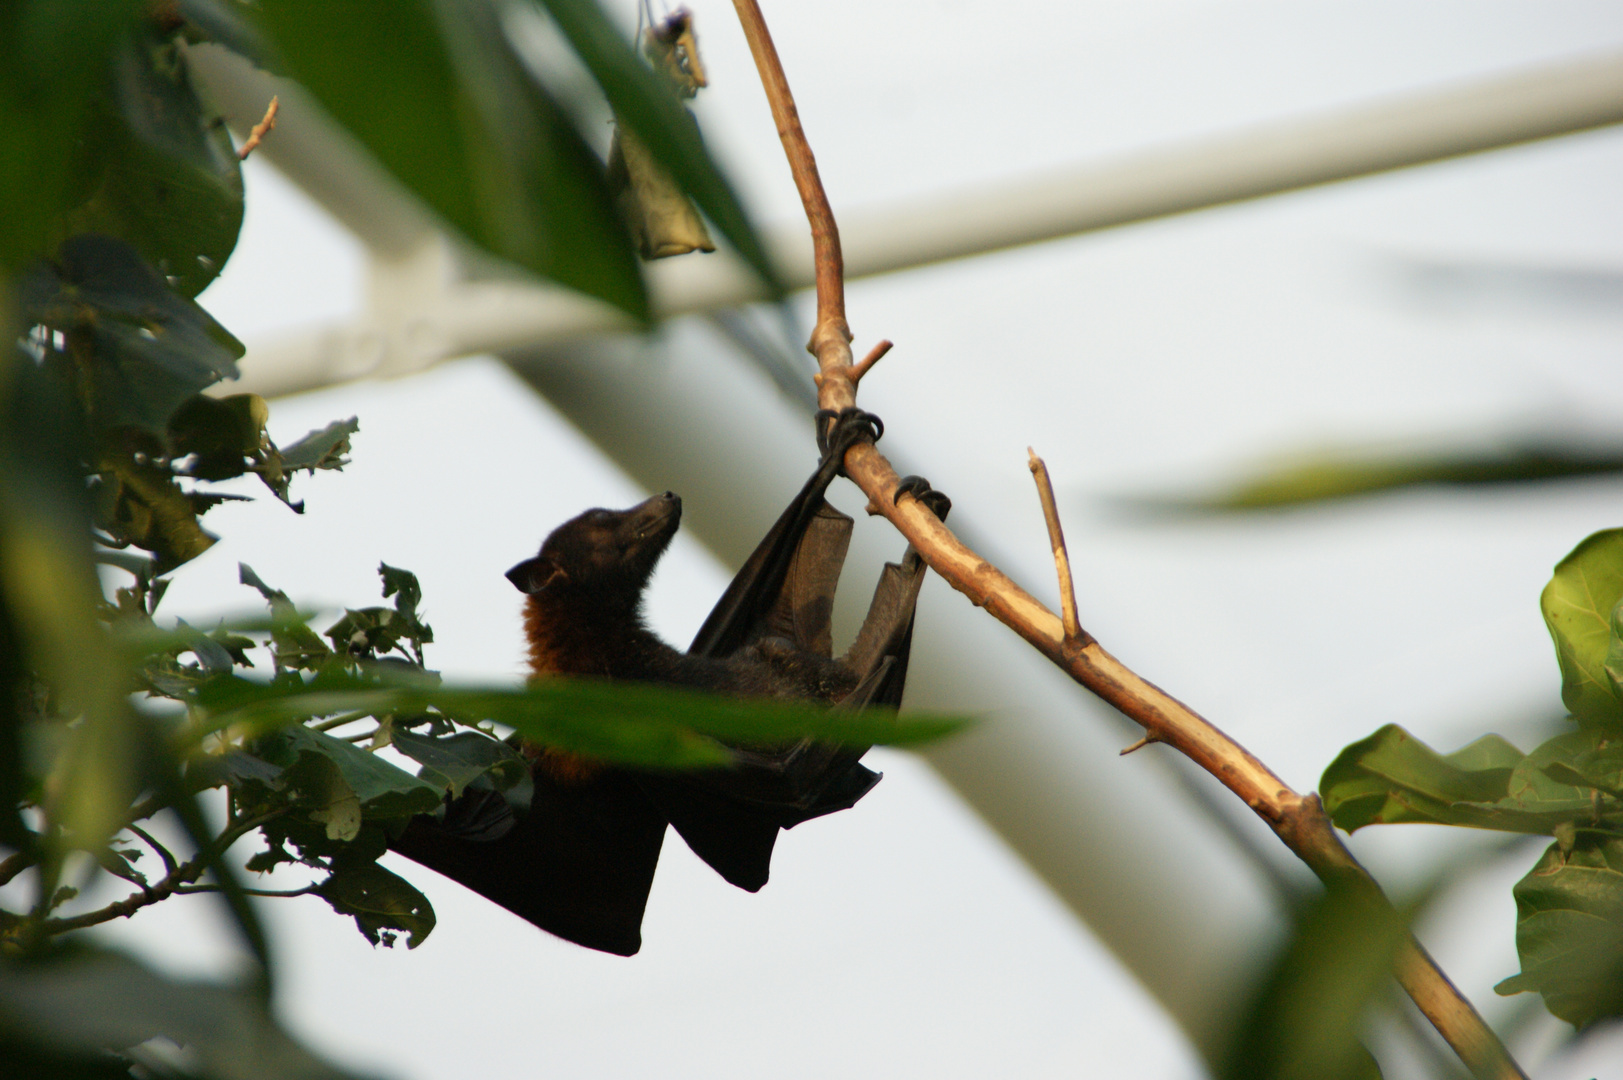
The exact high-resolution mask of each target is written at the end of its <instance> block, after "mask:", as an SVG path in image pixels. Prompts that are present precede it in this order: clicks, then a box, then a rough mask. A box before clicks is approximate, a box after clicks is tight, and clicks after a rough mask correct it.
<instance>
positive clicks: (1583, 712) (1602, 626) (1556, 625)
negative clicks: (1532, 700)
mask: <svg viewBox="0 0 1623 1080" xmlns="http://www.w3.org/2000/svg"><path fill="white" fill-rule="evenodd" d="M1620 599H1623V529H1606V530H1604V531H1602V532H1598V533H1595V534H1594V535H1593V536H1590V537H1589V538H1588V539H1586V540H1584V541H1583V543H1581V544H1579V545H1578V546H1577V547H1575V548H1573V549H1572V552H1571V553H1570V554H1569V555H1567V557H1566V558H1564V559H1562V560H1561V561H1560V562H1559V563H1557V564H1556V566H1555V576H1554V577H1553V578H1551V579H1550V583H1549V584H1548V585H1546V586H1545V587H1544V593H1543V595H1542V596H1541V597H1540V598H1539V603H1540V606H1541V607H1542V608H1543V610H1544V622H1545V623H1546V624H1547V625H1548V626H1549V628H1550V637H1552V638H1553V639H1554V640H1555V656H1556V661H1557V662H1558V663H1559V664H1560V665H1561V700H1562V701H1563V702H1565V703H1566V706H1567V709H1568V710H1569V711H1571V713H1572V716H1573V719H1575V720H1576V721H1578V723H1579V724H1581V725H1584V726H1589V727H1604V728H1607V729H1609V730H1612V731H1616V732H1618V733H1620V734H1623V697H1620V696H1619V692H1618V688H1617V686H1616V685H1614V684H1613V682H1612V679H1611V676H1610V675H1608V674H1607V671H1606V661H1607V657H1608V655H1609V653H1610V651H1611V644H1612V613H1613V609H1614V608H1616V607H1617V606H1618V601H1619V600H1620Z"/></svg>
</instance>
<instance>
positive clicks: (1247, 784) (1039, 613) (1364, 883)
mask: <svg viewBox="0 0 1623 1080" xmlns="http://www.w3.org/2000/svg"><path fill="white" fill-rule="evenodd" d="M733 6H734V7H735V8H736V9H737V11H738V16H739V21H740V22H741V23H742V24H743V28H744V35H745V37H746V38H748V40H749V44H750V52H751V53H752V54H753V55H754V57H755V64H756V68H757V69H758V70H759V71H760V75H761V83H762V85H763V86H764V88H765V90H766V96H767V100H768V101H769V102H770V103H771V106H772V116H773V118H774V120H775V121H776V122H777V127H778V136H779V138H780V139H781V140H782V141H783V147H784V151H785V153H786V154H787V155H788V158H789V167H790V169H791V171H792V172H793V173H794V178H795V186H796V188H797V189H798V190H799V192H800V198H801V202H802V203H803V204H804V206H805V208H806V217H807V220H808V221H809V222H810V224H811V232H812V249H813V252H814V255H815V258H816V260H817V274H816V281H817V326H816V328H815V329H813V331H812V336H811V343H810V349H811V351H812V352H813V353H814V354H816V356H817V362H818V368H819V369H820V374H819V378H818V380H817V391H818V405H819V407H821V408H824V409H834V410H840V409H845V408H849V407H852V406H853V405H855V403H856V384H857V380H858V379H859V378H860V377H861V372H859V371H858V370H857V368H856V367H854V366H853V365H852V363H851V346H850V342H851V331H850V327H849V326H848V325H847V324H846V320H845V281H844V261H843V257H842V255H841V253H840V234H839V229H838V227H837V226H836V225H835V223H834V213H833V210H832V209H831V208H830V206H829V202H828V196H827V194H826V193H825V192H824V190H823V185H822V181H821V180H820V179H819V178H818V175H817V163H816V160H815V159H814V158H813V157H812V152H811V147H810V145H809V144H808V143H807V141H806V134H805V132H804V131H803V130H802V129H801V126H800V116H799V113H798V112H797V111H796V109H795V104H794V97H793V95H792V94H791V93H790V90H789V81H788V79H787V77H786V76H785V75H784V72H783V65H782V63H781V62H780V61H779V59H778V54H777V50H776V49H775V48H774V47H773V45H772V37H771V34H770V33H769V32H768V31H767V27H766V20H765V19H764V18H763V17H762V15H761V10H760V7H759V5H758V4H757V2H756V0H733ZM865 370H866V367H863V368H862V371H865ZM845 470H846V474H847V475H848V476H850V477H851V479H852V480H854V481H855V482H856V484H857V486H858V487H860V488H861V489H862V490H863V492H864V493H865V494H866V495H867V496H868V499H869V502H870V503H871V504H872V505H873V506H875V507H877V508H879V510H880V512H881V513H883V514H884V515H885V517H887V518H888V519H890V521H891V523H892V524H894V525H895V526H896V528H897V530H898V531H900V532H901V534H902V535H903V536H905V537H906V538H907V540H908V541H909V542H910V543H911V544H912V545H913V546H914V547H915V548H916V549H917V550H918V551H919V553H920V554H921V555H923V557H924V560H925V562H926V563H928V564H929V566H930V568H931V569H932V570H934V571H935V572H936V573H938V574H940V575H941V577H942V578H944V579H945V580H946V581H947V582H948V583H949V584H950V585H952V587H953V588H955V589H957V590H958V591H959V592H961V593H963V594H964V595H966V596H968V597H969V599H970V602H971V603H974V604H975V605H977V606H978V607H984V608H986V610H987V611H988V612H990V613H991V614H992V615H993V617H995V618H996V619H998V621H1000V622H1002V623H1003V624H1004V625H1006V626H1008V627H1009V628H1010V629H1012V630H1014V631H1015V633H1017V634H1019V635H1020V636H1021V637H1023V638H1025V639H1026V641H1028V642H1029V643H1031V644H1032V645H1033V646H1034V647H1036V649H1037V650H1038V651H1039V652H1041V653H1042V654H1043V655H1044V656H1047V657H1048V658H1049V659H1050V660H1052V661H1053V662H1054V663H1055V664H1057V665H1058V666H1059V667H1061V668H1062V669H1064V670H1065V671H1066V672H1067V673H1068V674H1069V675H1070V676H1071V677H1072V678H1073V679H1075V680H1076V681H1077V682H1079V683H1081V684H1082V685H1083V686H1085V687H1087V688H1088V689H1089V690H1091V691H1093V692H1094V693H1095V694H1097V695H1099V696H1100V697H1101V698H1103V699H1104V700H1105V701H1107V702H1109V703H1110V704H1111V705H1113V706H1115V707H1116V708H1117V709H1119V710H1120V711H1121V712H1122V713H1123V714H1124V715H1126V716H1127V717H1128V718H1129V719H1131V720H1133V721H1134V722H1135V723H1137V724H1139V725H1140V726H1142V727H1143V728H1144V730H1145V736H1146V739H1147V740H1149V741H1153V742H1164V743H1166V744H1167V745H1169V746H1172V747H1175V748H1176V749H1177V750H1178V751H1179V752H1181V753H1183V754H1184V755H1185V756H1187V757H1188V758H1189V759H1190V760H1192V761H1194V762H1195V763H1196V764H1197V765H1199V766H1200V767H1201V768H1203V769H1205V770H1206V771H1207V772H1209V773H1211V774H1212V775H1213V776H1215V777H1216V778H1217V779H1218V780H1220V781H1222V783H1223V784H1224V785H1225V786H1226V787H1228V789H1229V790H1230V791H1232V792H1234V794H1236V795H1237V796H1239V797H1240V799H1242V800H1243V801H1244V802H1245V804H1246V805H1247V806H1249V807H1251V809H1252V810H1253V811H1254V812H1255V813H1256V814H1257V815H1258V816H1260V817H1261V818H1262V819H1263V820H1264V821H1266V822H1268V824H1269V825H1270V826H1271V827H1272V828H1273V830H1274V832H1275V833H1276V834H1277V835H1278V836H1279V838H1280V839H1281V840H1282V841H1283V842H1284V843H1285V845H1286V846H1287V847H1289V848H1290V849H1291V851H1292V852H1294V853H1295V854H1296V855H1297V856H1298V857H1299V858H1300V859H1301V860H1302V861H1303V862H1305V863H1306V864H1307V865H1308V866H1309V867H1310V868H1311V869H1312V870H1313V872H1314V873H1315V874H1316V875H1317V876H1318V877H1319V878H1320V880H1322V881H1323V882H1324V883H1325V884H1326V886H1328V887H1334V888H1346V889H1351V890H1353V891H1354V892H1356V893H1358V894H1360V895H1362V896H1364V897H1365V898H1366V899H1367V900H1368V901H1369V902H1371V903H1377V904H1381V905H1383V906H1386V907H1388V908H1390V907H1391V902H1390V901H1389V900H1388V899H1387V898H1386V896H1385V894H1384V893H1382V892H1381V890H1380V886H1379V885H1377V884H1376V883H1375V880H1374V879H1373V878H1372V877H1370V875H1369V872H1368V871H1366V870H1365V869H1364V868H1363V867H1362V866H1361V865H1359V863H1358V861H1357V860H1356V859H1354V858H1353V856H1352V853H1351V852H1349V851H1348V850H1347V848H1346V846H1345V845H1343V844H1342V842H1341V840H1340V838H1339V837H1338V836H1337V835H1336V833H1335V829H1334V827H1333V826H1332V825H1331V822H1330V818H1329V816H1328V815H1327V814H1326V813H1325V812H1324V807H1323V805H1322V804H1321V803H1320V802H1319V797H1318V796H1317V795H1315V794H1311V793H1309V794H1308V795H1305V796H1304V795H1299V794H1297V793H1296V792H1295V791H1292V790H1291V788H1290V785H1288V784H1286V783H1285V782H1284V781H1283V780H1282V779H1280V778H1279V777H1278V776H1276V775H1275V774H1274V773H1273V771H1272V770H1270V769H1269V768H1268V767H1267V766H1266V765H1264V764H1263V763H1262V762H1261V761H1259V760H1257V758H1256V757H1254V756H1253V755H1252V754H1251V753H1250V752H1248V751H1247V750H1246V749H1245V748H1244V747H1243V746H1241V745H1240V744H1239V743H1237V742H1235V741H1234V740H1233V739H1231V738H1229V737H1228V736H1227V735H1225V734H1223V732H1221V731H1219V730H1218V729H1217V728H1216V727H1215V726H1213V725H1212V724H1211V723H1210V722H1208V721H1207V720H1206V719H1205V718H1204V717H1202V716H1200V715H1199V714H1198V713H1196V712H1195V711H1194V710H1193V709H1190V708H1189V707H1188V706H1187V705H1184V704H1183V703H1182V702H1180V701H1178V700H1177V699H1175V698H1173V697H1171V696H1170V695H1168V694H1167V693H1165V692H1164V691H1163V690H1161V689H1160V688H1159V687H1157V686H1155V685H1153V684H1151V683H1149V682H1146V681H1145V680H1144V679H1142V678H1140V677H1139V676H1138V675H1137V674H1136V673H1135V672H1133V671H1132V670H1131V669H1129V668H1128V667H1126V666H1125V665H1124V664H1122V663H1121V662H1120V661H1119V660H1117V659H1116V658H1115V657H1114V656H1111V655H1110V654H1109V653H1108V652H1106V651H1105V649H1104V647H1103V646H1101V645H1100V644H1099V643H1098V642H1097V641H1096V640H1093V639H1092V638H1091V637H1090V638H1087V639H1086V641H1085V643H1084V644H1083V645H1082V647H1080V648H1076V647H1074V644H1073V647H1070V648H1068V647H1067V644H1068V643H1075V642H1076V641H1077V640H1078V636H1077V635H1072V634H1067V632H1066V630H1067V624H1063V623H1061V621H1060V620H1059V619H1058V618H1056V617H1055V616H1054V613H1053V612H1051V611H1049V610H1048V609H1047V608H1046V607H1044V606H1043V605H1042V604H1041V603H1039V602H1038V601H1037V600H1036V599H1035V598H1033V597H1032V596H1031V595H1030V594H1029V593H1027V592H1026V591H1025V590H1024V589H1022V588H1020V586H1018V585H1016V584H1015V583H1014V582H1013V581H1011V580H1010V579H1009V578H1008V576H1007V575H1005V574H1004V573H1003V572H1002V571H1000V570H998V569H997V568H996V567H995V566H993V565H992V564H991V563H989V562H987V561H986V560H985V559H983V558H982V557H981V556H980V555H978V554H976V553H975V552H973V551H971V550H970V549H969V548H967V547H965V546H964V545H963V544H962V543H961V542H959V540H958V538H957V537H956V536H954V535H953V534H952V533H951V532H950V531H949V530H948V529H947V527H946V526H945V525H943V524H941V522H940V520H939V519H937V518H936V516H935V515H934V514H933V513H931V512H930V511H929V510H928V509H927V508H926V507H925V506H923V505H922V504H921V503H919V502H918V500H916V499H906V500H903V501H902V502H901V503H897V502H896V500H895V498H894V493H895V491H896V487H897V484H898V482H899V478H898V477H897V475H896V471H895V469H893V468H891V465H890V463H889V462H888V461H886V460H885V458H884V455H882V454H880V453H879V451H878V450H877V449H876V448H875V447H874V446H873V445H872V444H871V443H859V444H858V445H856V446H855V447H853V448H852V449H851V450H850V451H849V452H847V454H846V456H845ZM1065 591H1066V592H1067V593H1068V591H1069V590H1065ZM1069 625H1075V624H1074V623H1072V624H1069ZM1077 629H1078V630H1080V627H1077ZM1135 748H1136V747H1133V748H1129V749H1135ZM1395 974H1396V976H1397V979H1398V982H1399V983H1400V984H1401V985H1402V986H1403V988H1404V990H1405V991H1407V992H1408V994H1409V996H1410V997H1411V998H1412V999H1413V1000H1414V1002H1415V1004H1416V1006H1418V1007H1419V1009H1420V1011H1421V1012H1422V1013H1423V1014H1424V1015H1425V1016H1426V1018H1427V1019H1428V1020H1430V1021H1431V1023H1432V1025H1433V1026H1434V1027H1435V1028H1436V1029H1437V1031H1438V1033H1439V1034H1440V1035H1442V1037H1443V1039H1444V1040H1445V1041H1447V1043H1448V1044H1449V1046H1451V1047H1452V1048H1453V1049H1454V1052H1455V1053H1456V1054H1458V1055H1459V1058H1460V1060H1461V1061H1463V1062H1464V1063H1465V1065H1466V1067H1467V1068H1469V1069H1470V1070H1471V1072H1472V1074H1473V1075H1475V1076H1477V1077H1479V1078H1481V1080H1526V1074H1525V1073H1523V1072H1522V1071H1521V1069H1520V1067H1518V1066H1517V1064H1516V1062H1515V1061H1514V1059H1512V1058H1511V1056H1510V1053H1509V1051H1507V1050H1506V1049H1505V1047H1504V1044H1503V1043H1501V1042H1500V1041H1499V1038H1498V1036H1497V1035H1495V1034H1494V1033H1493V1030H1492V1029H1491V1028H1489V1027H1488V1025H1487V1023H1486V1022H1485V1021H1484V1020H1483V1019H1482V1017H1481V1016H1480V1015H1479V1014H1478V1013H1477V1011H1476V1010H1475V1009H1474V1008H1473V1007H1472V1006H1471V1003H1470V1002H1469V1001H1467V1000H1466V999H1465V997H1464V995H1462V994H1461V993H1460V992H1459V990H1458V989H1457V988H1456V987H1455V986H1454V984H1453V983H1451V982H1450V981H1449V979H1448V976H1446V975H1445V974H1443V972H1442V970H1441V969H1440V968H1438V966H1437V964H1436V961H1434V960H1433V959H1432V958H1431V957H1430V956H1429V955H1427V954H1426V951H1425V949H1423V948H1422V947H1421V946H1420V943H1419V942H1418V941H1416V940H1415V939H1414V937H1413V935H1410V936H1409V938H1408V941H1407V943H1406V945H1405V946H1404V947H1403V949H1402V950H1401V951H1400V952H1399V955H1398V959H1397V963H1396V965H1395Z"/></svg>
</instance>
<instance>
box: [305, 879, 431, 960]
mask: <svg viewBox="0 0 1623 1080" xmlns="http://www.w3.org/2000/svg"><path fill="white" fill-rule="evenodd" d="M316 894H317V895H319V896H320V897H321V898H322V899H324V900H326V901H327V903H329V904H331V905H332V909H333V910H334V911H336V912H338V913H339V914H340V915H353V916H355V926H356V928H357V929H359V930H360V932H361V936H363V937H365V938H366V940H368V941H370V942H371V943H372V944H374V945H379V944H381V945H387V946H392V945H393V944H394V938H395V934H396V933H404V934H407V935H408V937H407V939H406V948H408V949H415V948H416V947H417V946H419V945H421V944H422V943H423V941H424V939H426V938H427V937H428V935H429V934H430V933H431V932H432V931H433V929H434V908H433V906H432V905H431V904H429V902H428V897H426V896H424V895H423V894H422V893H420V892H418V891H417V890H416V889H415V888H413V887H412V885H411V883H410V882H408V881H406V880H405V879H404V878H402V877H399V876H397V875H395V874H392V873H390V872H389V871H387V870H385V869H384V868H383V867H381V866H379V865H378V864H377V863H375V862H366V863H350V862H348V861H345V860H339V861H338V862H337V864H336V866H335V868H334V870H333V874H332V876H331V877H329V878H328V879H327V880H326V881H323V882H322V883H321V885H320V886H319V887H318V888H317V889H316Z"/></svg>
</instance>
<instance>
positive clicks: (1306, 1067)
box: [1213, 890, 1412, 1080]
mask: <svg viewBox="0 0 1623 1080" xmlns="http://www.w3.org/2000/svg"><path fill="white" fill-rule="evenodd" d="M1411 914H1412V912H1405V913H1399V912H1396V911H1393V910H1392V909H1390V908H1388V907H1386V906H1384V905H1377V904H1375V903H1372V902H1370V899H1369V898H1368V897H1367V896H1362V895H1358V894H1355V893H1353V892H1351V891H1350V890H1330V891H1327V892H1325V893H1323V894H1321V895H1320V896H1319V897H1317V898H1316V899H1315V900H1314V901H1313V902H1312V903H1311V904H1309V905H1307V907H1306V908H1304V909H1303V910H1302V911H1301V912H1300V913H1299V914H1298V916H1297V918H1296V921H1295V926H1294V927H1293V930H1292V934H1291V938H1290V941H1289V942H1288V944H1287V945H1286V947H1285V949H1284V950H1283V952H1282V954H1281V956H1280V957H1279V959H1278V960H1277V961H1276V962H1275V963H1274V965H1273V967H1272V969H1271V970H1270V971H1269V972H1268V974H1267V975H1266V976H1265V978H1264V979H1263V981H1262V984H1261V986H1260V987H1259V988H1258V990H1257V992H1256V995H1255V997H1254V999H1253V1001H1252V1004H1251V1007H1250V1008H1249V1009H1248V1010H1247V1012H1246V1014H1245V1017H1244V1019H1243V1020H1242V1021H1241V1023H1240V1024H1239V1026H1238V1030H1237V1031H1236V1032H1235V1034H1234V1036H1233V1037H1232V1039H1231V1041H1230V1043H1229V1048H1228V1051H1227V1052H1226V1053H1225V1054H1224V1055H1223V1057H1222V1060H1221V1061H1220V1062H1219V1064H1218V1067H1217V1068H1216V1069H1214V1070H1213V1071H1214V1072H1215V1073H1216V1075H1217V1077H1218V1078H1219V1080H1380V1076H1381V1071H1380V1067H1379V1066H1378V1065H1377V1064H1376V1063H1375V1059H1374V1058H1373V1057H1371V1056H1370V1054H1369V1051H1368V1050H1366V1049H1365V1048H1364V1046H1363V1044H1362V1043H1361V1042H1359V1039H1358V1036H1359V1033H1360V1031H1361V1030H1362V1028H1363V1026H1364V1017H1365V1014H1366V1012H1367V1010H1368V1008H1369V1006H1370V1004H1371V1003H1372V1002H1373V1001H1374V1000H1375V999H1376V997H1377V996H1378V995H1379V994H1380V993H1381V992H1382V991H1383V990H1384V989H1385V988H1386V987H1387V986H1388V985H1389V980H1390V978H1391V972H1392V963H1393V960H1394V959H1395V958H1396V956H1397V953H1398V950H1399V949H1400V948H1401V947H1402V946H1403V942H1404V939H1405V936H1406V935H1407V933H1408V917H1409V916H1410V915H1411Z"/></svg>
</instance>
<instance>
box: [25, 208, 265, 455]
mask: <svg viewBox="0 0 1623 1080" xmlns="http://www.w3.org/2000/svg"><path fill="white" fill-rule="evenodd" d="M22 310H23V318H24V320H25V321H26V322H28V323H30V324H40V325H42V326H45V327H48V328H50V330H52V331H55V332H59V333H61V334H62V335H64V337H65V346H66V351H65V352H56V351H52V352H50V353H49V354H48V356H47V360H48V362H50V363H52V364H53V365H54V366H58V367H62V366H67V367H69V368H71V371H70V372H68V373H66V374H67V377H66V379H65V381H66V382H67V383H68V384H69V385H71V386H74V387H76V388H77V390H78V392H79V394H80V396H81V398H82V403H83V404H84V406H85V407H86V408H87V410H88V411H89V413H90V415H91V418H92V421H93V423H94V424H95V425H96V426H97V427H99V428H103V429H114V428H126V427H128V428H135V429H138V430H141V431H144V432H147V433H150V434H151V435H152V436H153V437H155V438H157V439H160V440H161V439H162V438H163V437H164V436H165V434H166V432H167V428H168V424H169V418H170V417H171V416H173V415H174V413H175V410H177V409H178V408H180V406H181V405H183V404H185V403H186V402H187V401H188V400H189V399H190V398H191V397H192V396H193V395H194V394H196V393H197V392H198V391H200V390H202V389H204V388H205V387H208V386H211V385H213V384H214V383H216V382H218V381H220V380H221V379H222V378H231V379H234V378H236V377H237V365H236V360H237V358H238V357H240V356H242V354H243V346H242V343H241V342H239V341H237V339H236V338H234V337H232V336H231V335H230V334H229V333H228V332H227V331H226V330H225V328H224V327H222V326H221V325H220V324H219V323H217V322H215V321H214V319H213V318H212V317H210V315H209V314H208V312H206V311H204V310H203V309H202V308H200V307H198V306H197V304H196V303H194V302H193V301H191V300H188V299H186V298H185V297H183V296H180V295H178V294H177V293H175V292H174V291H173V290H171V289H170V288H169V286H168V285H167V284H166V283H165V282H164V279H163V278H162V277H160V276H159V275H158V274H157V272H156V271H154V270H153V269H152V268H151V267H150V266H148V265H147V264H146V263H145V262H144V261H143V260H142V259H141V256H140V255H139V254H138V253H137V252H136V251H135V249H133V248H132V247H130V246H129V245H128V244H126V243H124V242H123V241H121V240H117V239H114V238H112V237H109V236H99V235H94V234H89V235H83V236H74V237H70V238H69V239H67V240H66V241H64V242H63V244H62V248H61V251H60V252H59V255H58V259H57V261H56V262H55V263H40V264H37V265H36V266H35V268H34V269H33V270H31V271H30V272H29V274H28V275H27V277H26V278H25V279H24V281H23V286H22Z"/></svg>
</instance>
